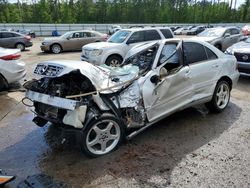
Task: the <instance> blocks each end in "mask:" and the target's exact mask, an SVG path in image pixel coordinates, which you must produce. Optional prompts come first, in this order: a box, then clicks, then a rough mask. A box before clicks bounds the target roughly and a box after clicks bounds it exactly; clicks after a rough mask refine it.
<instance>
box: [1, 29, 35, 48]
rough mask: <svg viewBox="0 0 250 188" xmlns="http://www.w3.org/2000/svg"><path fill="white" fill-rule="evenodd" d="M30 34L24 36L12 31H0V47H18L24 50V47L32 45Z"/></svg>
mask: <svg viewBox="0 0 250 188" xmlns="http://www.w3.org/2000/svg"><path fill="white" fill-rule="evenodd" d="M32 45H33V43H32V42H31V37H30V36H25V35H22V34H20V33H17V32H13V31H0V47H4V48H18V49H20V50H21V51H24V50H25V48H26V47H30V46H32Z"/></svg>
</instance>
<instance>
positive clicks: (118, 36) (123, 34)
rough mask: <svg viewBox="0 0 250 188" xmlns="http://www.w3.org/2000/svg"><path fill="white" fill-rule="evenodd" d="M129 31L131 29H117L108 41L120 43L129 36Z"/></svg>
mask: <svg viewBox="0 0 250 188" xmlns="http://www.w3.org/2000/svg"><path fill="white" fill-rule="evenodd" d="M130 33H131V31H127V30H120V31H117V32H116V33H115V34H113V35H112V36H111V37H110V38H109V40H108V42H113V43H122V42H123V41H124V40H126V38H127V37H128V36H129V34H130Z"/></svg>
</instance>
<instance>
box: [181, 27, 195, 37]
mask: <svg viewBox="0 0 250 188" xmlns="http://www.w3.org/2000/svg"><path fill="white" fill-rule="evenodd" d="M193 28H195V26H194V25H193V26H188V27H184V29H183V30H182V31H181V35H186V34H187V33H188V32H189V31H190V30H191V29H193Z"/></svg>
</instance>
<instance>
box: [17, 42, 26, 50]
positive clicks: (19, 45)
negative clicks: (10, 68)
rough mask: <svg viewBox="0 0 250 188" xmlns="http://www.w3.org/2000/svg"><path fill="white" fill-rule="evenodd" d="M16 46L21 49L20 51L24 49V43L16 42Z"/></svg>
mask: <svg viewBox="0 0 250 188" xmlns="http://www.w3.org/2000/svg"><path fill="white" fill-rule="evenodd" d="M16 48H17V49H19V50H21V51H24V50H25V45H24V44H23V43H17V44H16Z"/></svg>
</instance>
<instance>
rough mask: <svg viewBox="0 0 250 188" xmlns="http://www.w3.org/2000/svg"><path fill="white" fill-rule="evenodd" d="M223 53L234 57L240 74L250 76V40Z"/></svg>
mask: <svg viewBox="0 0 250 188" xmlns="http://www.w3.org/2000/svg"><path fill="white" fill-rule="evenodd" d="M225 53H226V54H230V55H234V56H235V57H236V59H237V61H238V62H237V64H238V69H239V72H240V73H244V74H248V75H250V38H248V39H246V40H245V41H241V42H239V43H236V44H234V45H232V46H230V47H229V48H228V49H227V50H226V51H225Z"/></svg>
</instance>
